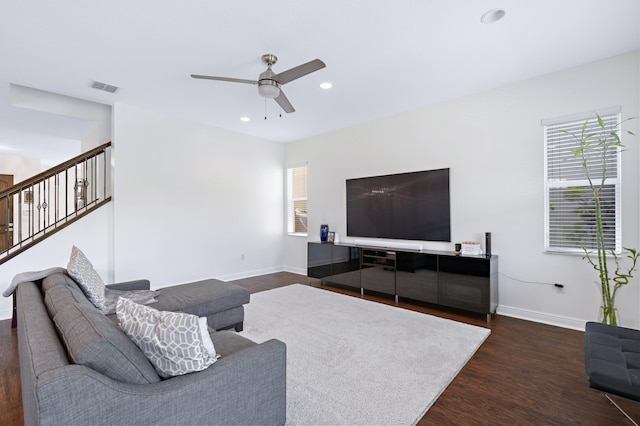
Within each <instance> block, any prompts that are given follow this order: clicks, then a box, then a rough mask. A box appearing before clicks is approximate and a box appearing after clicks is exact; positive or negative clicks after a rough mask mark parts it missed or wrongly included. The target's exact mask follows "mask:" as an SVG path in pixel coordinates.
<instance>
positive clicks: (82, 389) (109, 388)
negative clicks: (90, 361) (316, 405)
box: [36, 340, 286, 425]
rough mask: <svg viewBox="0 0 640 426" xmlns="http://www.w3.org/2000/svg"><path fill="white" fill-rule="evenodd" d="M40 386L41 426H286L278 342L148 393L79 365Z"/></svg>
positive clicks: (154, 387) (282, 356) (151, 387)
mask: <svg viewBox="0 0 640 426" xmlns="http://www.w3.org/2000/svg"><path fill="white" fill-rule="evenodd" d="M61 370H64V371H61ZM39 382H40V383H39V384H38V386H37V390H36V394H37V395H36V400H37V401H40V402H39V404H38V405H39V406H38V410H37V413H38V423H39V424H40V425H49V424H50V425H57V424H96V425H115V424H166V425H170V424H171V425H179V424H182V425H187V424H189V425H193V424H229V425H231V424H245V425H246V424H261V425H267V424H284V423H285V421H286V345H285V344H284V343H283V342H281V341H279V340H269V341H267V342H264V343H261V344H256V345H254V346H251V347H247V348H244V349H242V350H239V351H237V352H235V353H232V354H230V355H228V356H225V357H222V358H220V359H219V360H218V361H217V362H216V363H215V364H213V365H212V366H210V367H209V368H207V369H205V370H203V371H199V372H196V373H190V374H186V375H183V376H177V377H173V378H170V379H167V380H163V381H161V382H158V383H153V384H149V385H134V384H127V383H121V382H116V381H114V380H111V379H109V378H107V377H105V376H103V375H101V374H99V373H97V372H95V371H93V370H91V369H90V368H87V367H84V366H81V365H69V366H66V367H64V369H58V370H57V371H55V370H54V371H48V372H46V373H45V374H43V375H42V376H40V380H39Z"/></svg>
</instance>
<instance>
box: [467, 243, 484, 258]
mask: <svg viewBox="0 0 640 426" xmlns="http://www.w3.org/2000/svg"><path fill="white" fill-rule="evenodd" d="M462 254H471V255H479V254H482V250H481V248H480V243H479V242H478V241H463V242H462Z"/></svg>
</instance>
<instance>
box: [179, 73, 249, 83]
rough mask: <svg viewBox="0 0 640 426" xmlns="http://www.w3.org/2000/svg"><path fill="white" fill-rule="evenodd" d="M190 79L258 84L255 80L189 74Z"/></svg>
mask: <svg viewBox="0 0 640 426" xmlns="http://www.w3.org/2000/svg"><path fill="white" fill-rule="evenodd" d="M191 77H193V78H202V79H204V80H219V81H230V82H232V83H246V84H258V82H257V81H255V80H245V79H243V78H229V77H214V76H211V75H198V74H191Z"/></svg>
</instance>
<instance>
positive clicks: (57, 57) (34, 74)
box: [0, 0, 640, 154]
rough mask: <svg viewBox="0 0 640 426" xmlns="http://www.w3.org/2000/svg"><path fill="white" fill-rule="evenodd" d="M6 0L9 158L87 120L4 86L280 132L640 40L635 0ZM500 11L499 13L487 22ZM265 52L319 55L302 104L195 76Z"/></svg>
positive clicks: (413, 104)
mask: <svg viewBox="0 0 640 426" xmlns="http://www.w3.org/2000/svg"><path fill="white" fill-rule="evenodd" d="M0 2H1V10H2V11H1V12H0V63H1V64H2V65H1V66H0V100H1V103H0V114H1V116H0V153H2V152H3V151H2V150H3V148H2V147H3V146H4V147H5V148H4V150H5V152H7V151H8V150H13V152H12V153H14V154H16V153H19V152H20V151H21V150H22V149H26V148H28V147H29V146H32V145H31V144H35V145H37V144H36V141H37V140H40V142H41V143H40V146H41V148H42V147H47V148H51V147H52V146H55V147H56V148H58V147H59V146H60V145H57V144H58V143H62V142H63V141H66V142H69V141H72V140H74V139H76V140H77V138H78V133H81V132H82V131H86V126H87V123H86V122H83V121H77V120H72V119H69V118H65V117H58V116H55V115H51V114H46V113H37V112H33V113H30V112H25V110H22V111H20V109H19V108H16V107H11V106H10V101H9V96H8V93H9V91H8V86H9V84H10V83H15V84H19V85H23V86H28V87H33V88H36V89H42V90H46V91H51V92H55V93H59V94H63V95H68V96H73V97H77V98H81V99H86V100H92V101H96V102H101V103H106V104H113V103H114V102H124V103H127V104H130V105H135V106H140V107H142V108H146V109H151V110H155V111H158V112H160V113H164V114H169V115H175V116H180V117H186V118H188V119H191V120H195V121H200V122H204V123H207V124H210V125H212V126H216V127H221V128H225V129H229V130H232V131H236V132H241V133H246V134H250V135H255V136H258V137H261V138H264V139H268V140H273V141H280V142H288V141H293V140H298V139H301V138H305V137H308V136H312V135H316V134H320V133H325V132H329V131H332V130H335V129H339V128H344V127H348V126H352V125H354V124H358V123H363V122H366V121H370V120H374V119H377V118H380V117H385V116H389V115H394V114H397V113H400V112H403V111H407V110H412V109H416V108H420V107H422V106H426V105H430V104H434V103H438V102H441V101H445V100H448V99H452V98H457V97H461V96H464V95H467V94H470V93H474V92H478V91H483V90H487V89H490V88H494V87H498V86H502V85H505V84H509V83H514V82H517V81H521V80H525V79H528V78H531V77H535V76H537V75H541V74H546V73H550V72H554V71H557V70H560V69H564V68H568V67H572V66H576V65H580V64H584V63H588V62H593V61H597V60H599V59H602V58H606V57H610V56H614V55H618V54H622V53H626V52H629V51H632V50H635V49H638V48H639V47H640V6H639V5H640V2H639V1H638V0H561V1H559V0H500V1H494V0H398V1H395V2H390V1H383V0H367V1H365V0H361V1H344V0H325V1H313V2H312V1H300V0H297V1H296V0H272V1H269V2H265V1H260V0H243V1H233V0H229V1H204V0H200V1H195V0H182V1H177V0H175V1H169V0H144V1H141V0H136V1H132V0H112V1H108V2H89V1H86V0H57V1H42V0H20V1H15V0H0ZM494 8H502V9H504V10H505V11H506V16H505V18H504V19H503V20H502V21H499V22H497V23H494V24H491V25H486V24H482V23H481V22H480V17H481V15H482V14H483V13H484V12H486V11H488V10H490V9H494ZM264 53H274V54H276V55H277V56H278V58H279V60H278V63H277V64H276V65H275V66H274V71H275V72H281V71H284V70H287V69H289V68H292V67H294V66H297V65H299V64H302V63H304V62H307V61H310V60H312V59H315V58H320V59H322V60H323V61H324V62H325V63H326V64H327V66H326V68H324V69H322V70H320V71H317V72H315V73H312V74H310V75H308V76H305V77H303V78H300V79H298V80H295V81H293V82H291V83H289V84H287V85H285V86H283V88H284V91H285V93H286V95H287V97H288V98H289V100H290V101H291V103H292V104H293V106H294V107H295V108H296V112H294V113H292V114H285V113H282V117H279V115H280V110H279V108H278V106H277V104H276V103H275V102H274V101H272V100H268V101H267V102H266V116H267V120H265V119H264V117H265V100H264V99H263V98H261V97H259V95H258V93H257V89H256V86H251V85H243V84H237V83H228V82H220V81H208V80H195V79H192V78H190V74H192V73H195V74H209V75H218V76H225V77H236V78H244V79H257V77H258V74H259V73H260V72H262V71H264V69H265V68H266V67H265V65H264V64H263V63H262V62H261V60H260V57H261V55H262V54H264ZM93 80H97V81H101V82H105V83H109V84H113V85H116V86H119V87H120V88H121V89H120V91H119V92H118V93H116V94H109V93H106V92H100V91H97V90H95V89H91V88H90V87H89V86H90V84H91V82H92V81H93ZM325 81H329V82H331V83H333V88H332V89H330V90H322V89H320V88H319V84H320V83H322V82H325ZM242 116H246V117H250V118H251V121H250V122H248V123H246V122H241V121H240V117H242Z"/></svg>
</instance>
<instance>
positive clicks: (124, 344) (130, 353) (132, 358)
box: [45, 286, 160, 384]
mask: <svg viewBox="0 0 640 426" xmlns="http://www.w3.org/2000/svg"><path fill="white" fill-rule="evenodd" d="M65 292H66V293H67V296H66V297H64V295H63V293H65ZM45 297H46V298H48V299H49V300H50V301H53V300H55V301H56V302H55V304H56V308H55V310H56V313H55V315H54V316H53V322H54V323H55V325H56V329H57V330H58V334H59V335H60V339H61V340H62V342H63V343H64V345H65V346H66V348H67V352H68V353H69V357H70V359H71V360H72V361H73V362H74V363H76V364H81V365H84V366H87V367H89V368H92V369H93V370H95V371H98V372H100V373H102V374H104V375H105V376H107V377H110V378H111V379H113V380H116V381H119V382H125V383H135V384H148V383H155V382H158V381H160V377H159V376H158V374H157V373H156V371H155V369H154V368H153V366H152V365H151V363H150V362H149V360H148V359H147V358H146V357H145V356H144V354H143V353H142V352H141V351H140V349H138V347H137V346H136V345H135V343H133V342H132V341H131V339H129V338H128V337H127V336H126V335H125V334H124V333H123V332H122V330H120V329H119V328H118V326H117V325H116V324H115V323H113V321H111V320H110V319H109V318H107V317H106V316H105V315H103V314H102V313H101V312H100V311H98V310H97V309H96V308H95V307H94V306H92V305H90V304H88V303H87V302H86V299H84V302H83V301H82V300H77V299H76V298H77V297H83V296H78V295H76V294H74V293H73V292H72V291H71V290H70V289H69V288H68V287H66V286H55V287H53V288H50V289H49V290H47V292H46V293H45ZM65 300H66V302H64V301H65Z"/></svg>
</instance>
